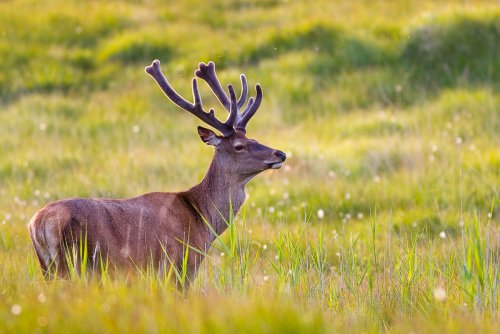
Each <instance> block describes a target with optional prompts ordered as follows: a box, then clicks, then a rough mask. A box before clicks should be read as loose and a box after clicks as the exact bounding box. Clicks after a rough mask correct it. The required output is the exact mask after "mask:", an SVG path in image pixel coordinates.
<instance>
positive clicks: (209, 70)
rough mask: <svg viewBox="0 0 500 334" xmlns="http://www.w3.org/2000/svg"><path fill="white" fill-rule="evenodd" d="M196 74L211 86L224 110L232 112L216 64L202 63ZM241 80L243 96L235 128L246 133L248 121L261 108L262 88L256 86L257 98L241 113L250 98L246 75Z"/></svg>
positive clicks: (238, 104)
mask: <svg viewBox="0 0 500 334" xmlns="http://www.w3.org/2000/svg"><path fill="white" fill-rule="evenodd" d="M194 74H195V75H196V76H197V77H198V78H200V79H203V80H205V82H206V83H207V84H208V86H210V89H211V90H212V92H213V93H214V95H215V96H217V99H218V100H219V102H220V103H221V104H222V106H223V107H224V109H226V110H227V111H228V112H230V111H231V103H230V100H229V97H228V96H227V94H226V92H225V91H224V89H223V88H222V86H221V84H220V82H219V79H218V78H217V74H215V64H214V62H212V61H211V62H209V63H208V64H205V63H200V64H199V65H198V70H196V71H195V72H194ZM240 80H241V95H240V98H239V99H238V101H237V107H238V113H237V116H236V121H235V123H234V127H235V128H236V129H238V130H240V131H243V132H246V125H247V123H248V121H249V120H250V118H252V116H253V115H254V114H255V112H257V109H258V108H259V106H260V102H261V101H262V88H261V87H260V85H259V84H257V85H256V86H255V89H256V91H257V96H256V98H255V100H254V98H252V97H251V98H250V99H249V100H248V103H247V106H246V108H245V110H244V111H243V112H240V109H241V108H242V107H243V105H244V104H245V102H246V99H247V97H248V85H247V78H246V77H245V75H244V74H242V75H241V76H240Z"/></svg>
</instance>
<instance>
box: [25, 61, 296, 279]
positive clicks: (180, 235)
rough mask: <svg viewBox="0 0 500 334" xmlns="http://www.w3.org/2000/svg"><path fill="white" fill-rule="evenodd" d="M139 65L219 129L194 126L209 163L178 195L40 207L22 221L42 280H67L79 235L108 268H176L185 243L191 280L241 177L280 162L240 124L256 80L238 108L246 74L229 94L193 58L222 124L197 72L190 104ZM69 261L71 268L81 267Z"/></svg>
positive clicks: (250, 106) (253, 104) (239, 190)
mask: <svg viewBox="0 0 500 334" xmlns="http://www.w3.org/2000/svg"><path fill="white" fill-rule="evenodd" d="M145 70H146V72H147V73H148V74H150V75H151V76H152V77H153V78H154V80H155V81H156V82H157V83H158V85H159V87H160V88H161V89H162V90H163V92H164V93H165V94H166V96H167V97H168V98H169V99H170V100H171V101H172V102H173V103H174V104H176V105H177V106H178V107H180V108H182V109H184V110H186V111H188V112H190V113H191V114H193V115H194V116H196V117H198V118H199V119H200V120H202V121H203V122H205V123H206V124H208V125H210V126H211V127H213V128H215V129H216V130H218V131H220V132H221V133H222V135H217V134H216V133H214V132H213V131H211V130H209V129H206V128H203V127H201V126H200V127H198V134H199V136H200V137H201V140H202V141H203V142H204V143H206V144H208V145H211V146H214V147H215V154H214V157H213V159H212V162H211V164H210V167H209V168H208V171H207V173H206V174H205V176H204V178H203V180H202V181H201V182H200V183H198V184H197V185H195V186H194V187H192V188H190V189H189V190H186V191H182V192H177V193H174V192H153V193H148V194H144V195H141V196H138V197H134V198H128V199H108V198H96V199H85V198H70V199H63V200H60V201H56V202H52V203H49V204H47V205H46V206H45V207H43V208H42V209H41V210H39V211H38V212H37V213H36V214H35V215H34V216H33V218H32V219H31V221H30V222H29V224H28V229H29V232H30V235H31V239H32V241H33V246H34V248H35V251H36V255H37V257H38V260H39V262H40V265H41V268H42V271H43V273H44V276H45V277H46V278H47V279H50V278H54V277H60V278H65V277H68V275H69V264H68V256H67V254H68V251H70V250H71V249H75V248H76V249H78V247H81V245H82V240H83V239H82V236H83V237H84V240H85V245H86V247H87V248H88V259H87V260H88V263H89V264H90V266H88V267H89V268H92V266H93V265H95V263H96V262H97V261H98V260H99V259H106V261H108V262H107V263H108V264H109V265H110V266H111V268H120V267H121V268H129V269H130V268H147V267H148V266H153V268H155V270H157V271H158V272H163V273H164V272H165V270H167V269H170V266H171V265H174V266H175V267H176V268H180V267H181V265H182V261H183V259H184V254H185V253H184V252H185V250H186V247H187V246H188V247H189V249H196V250H200V251H199V252H196V251H191V252H189V256H188V259H187V266H186V267H187V270H186V271H187V278H188V281H189V280H192V279H193V278H194V277H195V274H196V271H197V269H198V267H199V266H200V264H201V262H202V261H203V258H204V255H205V254H206V251H207V250H208V249H209V247H210V245H211V243H212V242H213V241H214V240H215V238H216V237H217V235H220V234H221V233H223V232H224V230H225V229H226V228H227V221H228V220H229V218H230V215H231V212H230V211H231V210H232V211H233V212H232V214H234V215H236V213H237V212H238V210H239V209H240V207H241V205H242V204H243V202H244V200H245V191H244V188H245V185H246V184H247V183H248V181H250V180H251V179H252V178H253V177H255V176H256V175H257V174H259V173H260V172H262V171H264V170H267V169H277V168H280V167H281V165H282V163H283V162H284V161H285V159H286V156H285V154H284V153H283V152H282V151H279V150H276V149H272V148H270V147H267V146H264V145H262V144H260V143H258V142H257V141H255V140H253V139H248V138H247V137H246V125H247V123H248V121H249V120H250V118H252V116H253V115H254V114H255V112H256V111H257V109H258V108H259V106H260V103H261V100H262V89H261V87H260V85H259V84H257V85H256V97H255V98H253V97H250V98H249V99H248V102H247V103H246V106H245V102H246V101H247V95H248V88H247V81H246V78H245V75H243V74H242V75H241V85H242V92H241V96H240V97H239V98H238V99H236V96H235V92H234V89H233V87H232V86H231V85H228V91H229V95H227V93H226V92H225V90H224V89H223V88H222V86H221V84H220V82H219V80H218V78H217V75H216V73H215V65H214V63H213V62H210V63H208V64H204V63H200V64H199V67H198V69H197V71H195V76H196V77H198V78H200V79H202V80H204V81H205V82H206V83H207V84H208V86H209V87H210V88H211V90H212V92H213V93H214V94H215V96H216V97H217V99H218V100H219V102H220V103H221V105H222V106H223V107H224V109H226V110H227V111H228V112H229V116H228V117H227V119H226V121H225V122H221V121H220V120H218V119H217V118H216V117H215V115H214V110H213V109H210V110H209V111H208V112H206V111H205V110H204V109H203V106H202V102H201V97H200V94H199V91H198V85H197V79H196V77H195V78H193V81H192V90H193V97H194V103H190V102H188V101H187V100H185V99H184V98H183V97H181V96H180V95H179V94H178V93H177V92H176V91H175V90H174V89H173V88H172V87H171V86H170V84H169V82H168V81H167V79H166V78H165V76H164V75H163V73H162V71H161V69H160V62H159V61H158V60H155V61H153V63H152V64H151V66H148V67H146V69H145ZM244 106H245V108H243V107H244ZM242 109H243V110H242ZM72 247H73V248H72ZM80 261H81V259H80ZM76 265H77V269H78V266H81V265H82V264H81V263H79V262H77V263H76Z"/></svg>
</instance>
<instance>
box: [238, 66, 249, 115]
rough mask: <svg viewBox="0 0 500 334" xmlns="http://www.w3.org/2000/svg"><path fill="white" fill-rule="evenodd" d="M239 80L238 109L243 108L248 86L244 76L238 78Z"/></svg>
mask: <svg viewBox="0 0 500 334" xmlns="http://www.w3.org/2000/svg"><path fill="white" fill-rule="evenodd" d="M240 79H241V95H240V98H239V99H238V109H241V107H243V104H245V101H246V100H247V96H248V85H247V78H246V77H245V75H244V74H242V75H241V76H240Z"/></svg>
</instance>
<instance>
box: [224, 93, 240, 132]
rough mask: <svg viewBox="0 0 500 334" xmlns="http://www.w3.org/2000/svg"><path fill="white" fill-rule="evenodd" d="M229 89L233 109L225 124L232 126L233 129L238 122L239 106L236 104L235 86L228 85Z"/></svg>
mask: <svg viewBox="0 0 500 334" xmlns="http://www.w3.org/2000/svg"><path fill="white" fill-rule="evenodd" d="M227 89H228V90H229V96H230V99H231V109H230V112H229V116H228V118H227V120H226V122H225V124H227V125H231V127H233V126H234V123H235V121H236V117H237V116H238V104H237V103H236V94H235V93H234V88H233V85H228V86H227Z"/></svg>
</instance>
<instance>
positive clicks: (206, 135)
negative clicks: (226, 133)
mask: <svg viewBox="0 0 500 334" xmlns="http://www.w3.org/2000/svg"><path fill="white" fill-rule="evenodd" d="M198 134H199V135H200V138H201V140H203V142H204V143H205V144H207V145H212V146H215V147H217V146H219V144H220V142H221V139H220V137H219V136H217V135H216V134H215V133H214V132H213V131H212V130H209V129H205V128H204V127H201V126H199V127H198Z"/></svg>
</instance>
